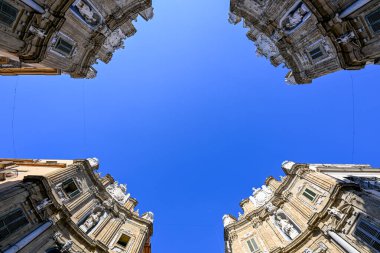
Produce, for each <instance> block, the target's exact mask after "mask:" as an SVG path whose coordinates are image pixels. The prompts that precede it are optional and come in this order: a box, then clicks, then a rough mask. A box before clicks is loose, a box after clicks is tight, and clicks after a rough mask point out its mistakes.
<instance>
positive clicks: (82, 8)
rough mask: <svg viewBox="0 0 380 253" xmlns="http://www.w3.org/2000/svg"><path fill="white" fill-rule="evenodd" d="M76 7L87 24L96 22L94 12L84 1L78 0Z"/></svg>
mask: <svg viewBox="0 0 380 253" xmlns="http://www.w3.org/2000/svg"><path fill="white" fill-rule="evenodd" d="M76 7H77V9H78V11H79V13H80V15H81V16H82V17H83V19H84V20H85V21H86V22H87V23H89V24H96V23H97V20H96V18H95V12H94V11H93V10H92V9H91V7H90V6H89V5H88V4H87V3H85V2H84V1H82V0H80V1H79V2H78V3H77V4H76Z"/></svg>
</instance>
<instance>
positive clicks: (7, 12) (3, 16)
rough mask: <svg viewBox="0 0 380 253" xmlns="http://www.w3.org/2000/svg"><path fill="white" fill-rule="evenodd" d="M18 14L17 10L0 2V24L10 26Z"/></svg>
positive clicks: (4, 2) (2, 1)
mask: <svg viewBox="0 0 380 253" xmlns="http://www.w3.org/2000/svg"><path fill="white" fill-rule="evenodd" d="M17 14H18V9H17V8H15V7H13V6H12V5H10V4H9V3H7V2H6V1H4V0H0V22H1V23H3V24H5V25H7V26H12V24H13V22H14V21H15V20H16V18H17Z"/></svg>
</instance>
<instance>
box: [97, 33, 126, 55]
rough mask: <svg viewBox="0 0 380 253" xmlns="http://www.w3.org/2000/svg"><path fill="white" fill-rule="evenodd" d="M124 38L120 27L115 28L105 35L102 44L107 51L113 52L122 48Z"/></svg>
mask: <svg viewBox="0 0 380 253" xmlns="http://www.w3.org/2000/svg"><path fill="white" fill-rule="evenodd" d="M125 38H126V35H125V34H124V33H123V31H122V30H121V29H120V28H119V29H116V30H115V31H113V32H112V33H111V34H110V35H109V36H108V37H107V39H106V41H105V42H104V45H103V46H104V48H105V49H106V50H107V51H108V52H114V51H115V50H116V49H119V48H124V39H125Z"/></svg>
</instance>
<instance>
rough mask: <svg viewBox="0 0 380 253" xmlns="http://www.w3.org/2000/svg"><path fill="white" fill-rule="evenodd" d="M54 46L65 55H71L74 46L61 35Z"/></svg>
mask: <svg viewBox="0 0 380 253" xmlns="http://www.w3.org/2000/svg"><path fill="white" fill-rule="evenodd" d="M54 48H55V50H57V51H58V52H60V53H61V54H63V55H65V56H69V55H70V54H71V52H72V51H73V48H74V46H73V45H72V44H71V43H70V42H68V41H66V40H64V39H63V38H61V37H59V38H58V41H57V43H56V44H55V47H54Z"/></svg>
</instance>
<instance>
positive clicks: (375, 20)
mask: <svg viewBox="0 0 380 253" xmlns="http://www.w3.org/2000/svg"><path fill="white" fill-rule="evenodd" d="M366 19H367V22H368V24H369V26H370V27H371V28H372V30H373V32H374V33H380V8H378V9H377V10H376V11H374V12H372V13H370V14H368V15H367V16H366Z"/></svg>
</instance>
